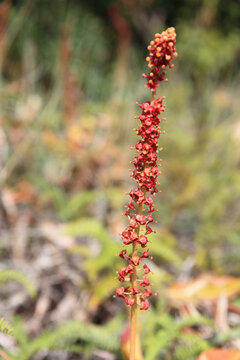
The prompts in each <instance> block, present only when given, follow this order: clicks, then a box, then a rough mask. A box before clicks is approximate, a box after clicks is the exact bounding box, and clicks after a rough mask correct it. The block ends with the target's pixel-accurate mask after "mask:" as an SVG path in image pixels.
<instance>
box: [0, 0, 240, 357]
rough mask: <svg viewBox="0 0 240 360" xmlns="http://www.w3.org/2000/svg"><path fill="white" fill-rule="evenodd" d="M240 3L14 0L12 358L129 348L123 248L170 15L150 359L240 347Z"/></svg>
mask: <svg viewBox="0 0 240 360" xmlns="http://www.w3.org/2000/svg"><path fill="white" fill-rule="evenodd" d="M239 5H240V4H239V1H237V0H228V2H227V3H226V1H223V0H184V1H176V0H175V1H162V0H117V1H110V0H101V1H96V0H95V1H94V0H88V1H84V0H78V1H77V0H52V1H47V0H35V1H31V0H15V1H14V0H12V1H11V0H2V1H1V4H0V167H1V172H0V227H1V230H0V235H1V236H0V259H1V264H0V282H1V283H2V285H1V293H0V304H1V306H0V317H1V316H2V317H3V319H2V320H1V321H0V328H1V330H2V331H3V332H5V333H7V334H1V336H0V356H2V357H3V358H4V359H8V360H9V359H17V360H24V359H26V360H27V359H33V360H43V359H45V360H47V359H49V360H71V359H72V360H74V359H109V360H114V359H122V358H124V356H125V358H127V352H128V348H127V346H128V331H127V309H126V308H125V306H124V304H123V303H122V302H121V301H118V300H117V299H115V300H114V299H113V298H112V295H113V294H114V290H115V288H116V286H117V281H116V280H115V279H114V276H115V275H114V274H115V271H116V270H117V269H118V268H119V264H120V263H121V260H120V259H118V258H117V257H116V256H115V255H116V254H117V253H118V252H119V251H120V249H121V240H120V236H119V233H120V232H121V231H122V229H123V228H124V219H123V217H122V216H121V213H122V212H123V211H124V204H125V203H126V201H127V197H126V195H125V194H126V192H127V190H128V189H130V187H131V186H132V183H131V179H130V176H129V161H130V160H131V159H132V157H133V152H132V151H130V146H132V145H133V144H134V143H135V141H136V138H135V135H134V133H133V131H132V128H134V127H136V126H137V125H136V120H135V119H134V118H133V117H134V115H136V114H137V113H138V109H137V108H136V106H135V102H136V101H139V102H141V101H146V100H148V98H147V96H148V91H147V90H146V89H145V88H144V80H143V79H142V78H141V74H142V72H144V71H146V62H145V57H146V56H147V50H146V47H147V45H148V43H149V41H150V40H151V39H152V37H153V35H154V34H155V33H156V32H161V31H163V30H164V29H165V28H166V27H169V26H174V27H175V28H176V32H177V50H178V53H179V57H178V58H177V59H176V60H175V68H174V69H173V70H171V71H168V74H169V76H168V78H169V82H168V83H164V84H161V86H160V87H159V90H158V94H159V96H163V95H165V96H166V102H165V103H166V105H167V108H166V113H165V115H166V118H167V122H166V123H164V130H165V131H166V135H164V136H163V137H161V146H163V148H164V150H163V152H162V158H163V171H162V172H163V174H162V176H161V189H162V190H163V192H162V193H161V194H160V195H159V196H158V197H157V200H156V205H157V208H158V210H159V213H158V214H159V217H158V219H157V220H158V224H157V225H156V234H155V235H154V236H153V238H152V245H151V251H152V254H153V257H154V258H153V261H151V264H150V265H151V268H152V269H153V270H154V276H153V277H152V282H153V284H154V285H153V286H154V289H155V291H157V292H158V296H157V297H156V298H154V299H153V301H152V307H151V311H150V312H143V313H141V324H140V326H141V328H140V330H141V337H142V346H143V351H144V359H145V360H154V359H159V360H163V359H164V360H167V359H173V360H181V359H184V360H193V359H196V358H197V356H198V355H199V354H200V353H201V352H202V351H204V350H206V349H208V348H212V347H219V348H224V347H226V348H235V349H240V315H239V314H240V297H238V294H239V293H240V280H239V275H240V267H239V264H240V235H239V234H240V172H239V168H240V151H239V142H240V118H239V116H240V106H239V95H240V85H239V80H240V69H239V55H240V42H239V35H240V28H239V24H240V7H239ZM183 281H184V282H185V283H184V284H185V285H184V284H183V283H182V282H183ZM179 282H181V285H179ZM10 324H11V325H10ZM146 324H147V326H146ZM11 328H13V333H14V336H11V335H10V334H11V333H12V329H11ZM8 333H9V334H8ZM138 357H139V358H138V359H137V360H141V359H142V358H141V354H139V355H138ZM214 359H216V360H217V357H216V356H215V358H214ZM224 359H226V360H228V358H227V355H226V356H225V358H224ZM229 359H230V358H229Z"/></svg>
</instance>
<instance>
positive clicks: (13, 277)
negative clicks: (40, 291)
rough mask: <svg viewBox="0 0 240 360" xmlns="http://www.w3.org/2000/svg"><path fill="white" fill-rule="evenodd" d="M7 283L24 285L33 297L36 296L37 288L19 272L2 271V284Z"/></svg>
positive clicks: (0, 273) (0, 280)
mask: <svg viewBox="0 0 240 360" xmlns="http://www.w3.org/2000/svg"><path fill="white" fill-rule="evenodd" d="M7 281H16V282H18V283H20V284H22V285H23V286H24V287H25V288H26V289H27V290H28V292H29V294H30V295H31V297H35V296H36V288H35V286H34V285H33V284H32V282H31V281H30V280H29V278H28V277H27V276H26V275H25V274H24V273H22V272H21V271H19V270H13V269H7V270H0V283H5V282H7Z"/></svg>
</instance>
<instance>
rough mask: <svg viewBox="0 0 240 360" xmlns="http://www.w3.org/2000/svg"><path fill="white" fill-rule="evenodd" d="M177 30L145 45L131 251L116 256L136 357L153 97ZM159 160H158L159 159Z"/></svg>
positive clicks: (144, 304) (143, 306)
mask: <svg viewBox="0 0 240 360" xmlns="http://www.w3.org/2000/svg"><path fill="white" fill-rule="evenodd" d="M175 42H176V33H175V29H174V28H169V29H167V30H166V31H163V32H162V33H161V34H155V38H154V40H152V41H151V42H150V44H149V46H148V50H149V56H148V57H147V58H146V60H147V62H148V68H149V73H148V75H146V74H143V75H142V76H143V77H144V78H146V80H147V83H146V85H145V87H146V88H149V89H150V90H151V92H152V97H151V101H146V102H144V103H142V104H138V103H137V105H139V107H140V108H141V110H142V113H141V115H140V116H135V118H137V119H139V120H140V126H139V128H138V129H134V130H135V131H136V133H137V135H138V136H140V140H139V141H138V142H137V144H136V145H135V149H136V151H137V156H135V158H134V159H133V161H132V163H133V165H134V170H133V172H132V177H133V178H134V179H135V181H136V184H137V187H136V188H135V189H132V190H131V191H130V192H129V196H130V198H131V200H130V201H129V203H128V207H127V210H126V212H125V215H126V216H127V217H128V219H129V224H128V226H127V228H126V229H125V230H124V231H123V232H122V239H123V246H124V247H125V246H128V245H132V250H131V252H130V253H128V252H127V250H126V249H123V250H122V251H121V252H120V254H119V256H120V257H121V258H122V259H124V260H126V261H127V263H128V265H127V266H126V267H123V268H122V269H120V270H119V272H118V275H119V276H118V279H119V281H120V282H121V283H124V286H121V287H119V288H117V290H116V294H117V296H119V297H121V298H123V299H124V300H125V302H126V304H127V305H128V306H129V307H131V315H130V357H129V360H135V352H136V337H137V312H138V309H140V310H148V308H149V300H148V298H149V297H150V296H151V295H152V292H151V290H150V288H149V286H150V282H149V279H148V277H147V274H149V273H150V272H151V271H150V269H149V267H148V266H147V264H146V263H144V264H143V262H144V260H145V259H147V258H149V251H148V249H147V250H146V247H147V245H148V235H149V234H151V232H152V231H153V230H152V228H151V225H150V224H151V223H152V222H153V221H154V219H153V216H152V215H151V214H152V213H153V212H154V211H155V207H154V203H153V196H154V195H155V194H156V193H157V192H158V189H157V185H159V183H158V182H157V179H158V176H159V175H160V172H159V170H158V167H159V165H158V153H159V151H161V150H162V148H159V146H158V139H159V137H160V135H161V134H164V133H165V132H164V131H161V130H160V126H159V124H160V123H161V121H162V120H163V119H161V118H160V116H161V113H162V112H163V111H164V110H165V105H163V100H164V99H165V97H162V98H160V97H159V98H155V95H156V88H157V86H158V85H159V83H160V82H161V81H168V79H166V78H165V75H166V74H165V71H164V69H165V68H166V67H167V66H168V67H170V68H172V67H174V65H172V64H171V61H172V60H173V59H174V57H175V56H177V53H176V51H175ZM160 161H161V159H160Z"/></svg>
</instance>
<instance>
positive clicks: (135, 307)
mask: <svg viewBox="0 0 240 360" xmlns="http://www.w3.org/2000/svg"><path fill="white" fill-rule="evenodd" d="M142 212H143V205H139V208H138V215H142ZM139 232H140V224H139V226H138V229H137V235H138V236H139ZM134 255H137V244H136V243H135V242H134V243H133V245H132V256H134ZM131 283H132V287H134V286H137V270H136V266H134V268H133V274H132V278H131ZM134 297H135V304H134V305H133V306H132V307H131V315H130V357H129V360H135V353H136V337H137V330H136V328H137V312H138V305H137V304H136V300H137V296H136V295H135V296H134Z"/></svg>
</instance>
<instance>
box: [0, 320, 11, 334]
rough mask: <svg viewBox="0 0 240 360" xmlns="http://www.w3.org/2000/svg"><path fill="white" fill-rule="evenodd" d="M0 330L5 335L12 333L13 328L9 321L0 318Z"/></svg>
mask: <svg viewBox="0 0 240 360" xmlns="http://www.w3.org/2000/svg"><path fill="white" fill-rule="evenodd" d="M0 332H1V333H3V334H7V335H12V336H13V335H14V330H13V328H12V327H11V325H9V323H8V322H7V321H6V320H5V319H4V318H2V317H1V318H0Z"/></svg>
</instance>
